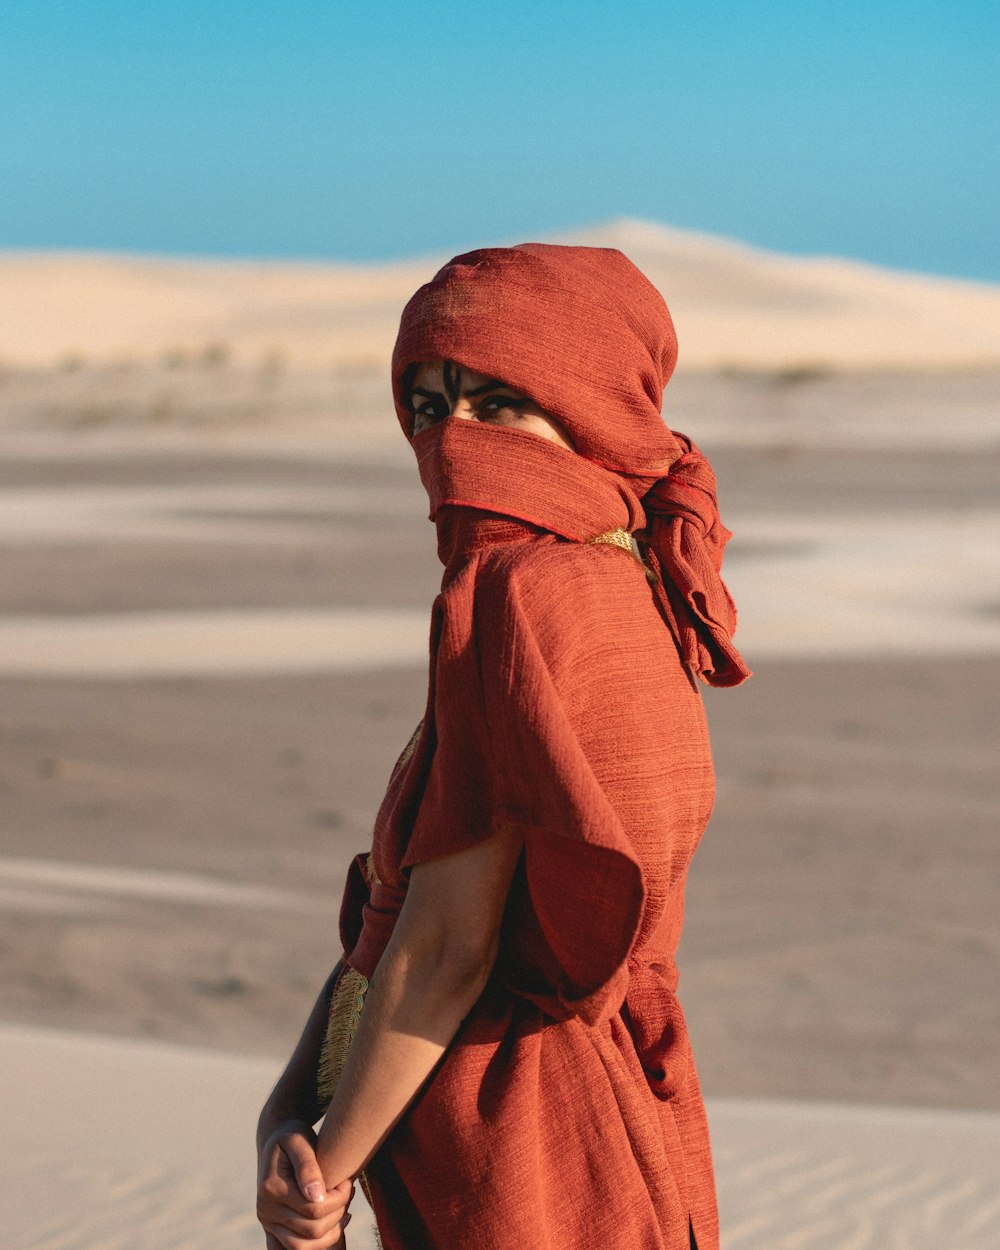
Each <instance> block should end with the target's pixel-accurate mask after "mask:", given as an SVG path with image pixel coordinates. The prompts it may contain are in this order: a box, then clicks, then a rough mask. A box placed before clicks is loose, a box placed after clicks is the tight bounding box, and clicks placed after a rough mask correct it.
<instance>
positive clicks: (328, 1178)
mask: <svg viewBox="0 0 1000 1250" xmlns="http://www.w3.org/2000/svg"><path fill="white" fill-rule="evenodd" d="M675 359H676V339H675V336H674V331H673V325H672V323H671V320H670V315H669V313H668V311H667V308H666V305H665V304H664V302H663V300H662V298H661V297H660V295H659V294H658V292H657V291H656V290H655V288H654V287H653V286H652V285H651V284H650V283H649V282H648V281H647V280H646V279H645V278H644V277H643V276H642V274H640V273H639V271H638V270H637V269H636V268H635V267H634V266H633V265H632V264H631V262H629V261H628V260H627V259H626V258H625V257H624V256H623V255H621V253H619V252H616V251H612V250H606V249H599V248H580V247H555V246H547V245H541V244H527V245H525V246H522V247H517V248H497V249H487V250H483V251H478V252H472V253H469V254H467V255H465V256H459V257H457V258H456V259H455V260H453V261H451V262H450V263H449V264H448V265H446V266H445V267H444V268H443V269H442V270H441V271H440V272H439V273H438V274H437V276H436V277H435V278H434V279H433V281H431V282H430V283H428V284H427V285H426V286H424V287H422V288H421V289H420V290H419V291H418V292H417V293H416V295H415V296H414V297H413V299H412V300H411V301H410V303H409V304H408V305H407V307H406V309H405V311H404V313H403V318H402V324H401V327H400V332H399V338H398V340H397V343H396V349H395V352H394V356H393V371H392V377H393V389H394V396H395V402H396V410H397V413H398V416H399V420H400V423H401V425H402V427H403V430H404V433H405V434H406V435H407V437H408V438H410V439H411V441H412V445H413V448H414V451H415V452H416V455H417V461H418V465H419V469H420V476H421V479H422V481H423V483H424V486H425V487H426V489H427V492H428V496H429V498H430V502H431V517H432V519H433V520H434V522H435V524H436V527H437V534H438V551H439V555H440V557H441V560H442V562H443V563H444V566H445V572H444V579H443V583H442V590H441V594H440V595H439V596H438V599H437V600H436V602H435V605H434V612H433V618H432V628H431V668H430V691H429V696H428V702H427V711H426V715H425V717H424V720H423V721H422V723H421V725H420V726H419V727H418V730H417V732H416V733H415V735H414V737H413V740H412V741H411V743H410V744H409V746H408V747H407V748H406V750H405V751H404V752H403V755H402V757H401V758H400V760H399V763H398V764H397V765H396V768H395V771H394V772H393V775H392V778H391V780H390V782H389V788H388V792H387V794H386V797H385V800H384V801H383V804H382V808H381V810H380V812H379V816H378V819H377V821H376V826H375V833H374V840H373V847H372V850H371V852H370V853H369V852H367V851H366V852H365V853H363V854H362V855H359V856H358V857H357V859H356V860H355V862H354V864H353V866H352V868H351V872H350V875H349V879H348V884H347V888H346V891H345V897H344V903H343V907H342V912H341V936H342V939H343V944H344V960H343V964H342V966H341V967H339V968H338V970H336V972H335V974H334V975H333V976H332V977H331V981H330V982H329V983H328V985H327V986H326V987H324V991H323V992H322V993H321V995H320V997H319V999H318V1001H317V1004H316V1007H315V1008H314V1011H313V1014H312V1016H311V1017H310V1021H309V1023H308V1024H307V1026H306V1030H305V1032H304V1034H303V1038H302V1040H301V1042H300V1044H299V1047H298V1049H297V1050H296V1053H295V1055H293V1057H292V1060H291V1062H290V1063H289V1066H288V1068H287V1069H286V1071H285V1073H284V1074H283V1076H282V1078H281V1079H280V1080H279V1083H278V1085H277V1087H276V1089H275V1091H274V1093H273V1094H272V1095H271V1098H270V1099H269V1100H268V1103H267V1105H266V1106H265V1108H264V1111H263V1113H262V1116H261V1123H260V1131H259V1138H258V1142H259V1149H260V1161H261V1165H260V1184H259V1191H258V1214H259V1218H260V1219H261V1221H262V1223H263V1224H264V1226H265V1229H266V1230H267V1234H268V1247H269V1250H277V1248H278V1247H279V1246H285V1247H287V1248H288V1250H323V1248H324V1247H327V1246H331V1245H337V1244H339V1242H340V1237H341V1234H342V1226H343V1222H345V1219H346V1218H349V1217H345V1216H344V1212H345V1209H346V1204H347V1201H348V1199H349V1196H350V1183H351V1180H352V1178H354V1177H356V1176H358V1175H359V1174H360V1175H361V1176H362V1181H363V1183H364V1184H365V1185H366V1188H367V1190H368V1192H369V1194H370V1198H371V1201H372V1204H373V1207H374V1209H375V1212H376V1217H377V1221H378V1226H379V1231H380V1235H381V1238H382V1241H383V1244H384V1246H385V1247H386V1248H387V1250H425V1248H431V1247H433V1248H435V1250H443V1248H447V1250H489V1248H491V1247H501V1246H503V1247H509V1246H517V1247H518V1248H519V1250H525V1248H528V1250H532V1248H537V1250H543V1248H545V1250H577V1248H579V1247H584V1246H600V1247H602V1248H603V1250H608V1248H616V1247H618V1248H620V1250H687V1247H688V1246H689V1245H697V1247H698V1248H699V1250H716V1248H717V1246H718V1221H717V1215H716V1206H715V1192H714V1182H713V1177H712V1165H711V1157H710V1150H709V1140H708V1128H707V1124H706V1120H705V1113H704V1108H703V1104H702V1099H701V1093H700V1090H699V1086H698V1079H697V1075H696V1072H695V1068H694V1063H693V1060H692V1056H691V1049H690V1045H689V1043H688V1038H687V1031H686V1028H685V1025H684V1017H683V1014H682V1012H681V1009H680V1005H679V1003H678V1001H677V999H676V997H675V991H676V988H677V971H676V967H675V964H674V954H675V951H676V948H677V943H678V940H679V938H680V931H681V924H682V917H683V896H684V882H685V877H686V873H687V868H688V864H689V862H690V860H691V857H692V855H693V853H694V850H695V848H696V846H697V843H698V841H699V839H700V837H701V835H702V832H703V831H704V828H705V826H706V824H707V821H708V816H709V812H710V809H711V805H712V796H713V788H712V768H711V759H710V754H709V746H708V738H707V733H706V727H705V720H704V714H703V710H702V705H701V700H700V696H699V694H698V689H697V684H696V681H695V680H694V679H695V677H701V678H702V679H703V680H705V681H708V682H710V683H711V684H713V685H722V686H725V685H735V684H737V683H738V682H740V681H742V680H743V679H744V678H745V677H746V676H748V672H747V669H746V667H745V666H744V664H743V661H742V660H741V658H740V656H739V654H738V653H737V651H736V650H735V648H734V647H733V643H732V638H731V635H732V632H733V628H734V626H735V613H734V610H733V605H732V601H731V600H730V598H729V596H728V594H727V592H726V590H725V587H724V586H723V584H722V581H721V580H720V577H719V569H720V565H721V558H722V549H723V546H724V544H725V542H726V540H727V539H728V538H729V533H728V531H727V530H725V529H724V527H723V526H722V523H721V521H720V520H719V515H718V510H717V507H716V502H715V481H714V477H713V475H712V472H711V469H710V468H709V466H708V464H707V462H706V461H705V459H704V458H703V457H702V456H701V455H700V453H699V452H698V451H697V449H696V448H695V447H694V446H693V445H692V444H691V443H690V442H689V441H688V440H687V439H686V438H684V437H683V436H682V435H678V434H675V433H673V432H672V431H670V430H669V429H668V428H667V427H666V425H664V423H663V421H662V419H661V417H660V402H661V396H662V392H663V388H664V386H665V385H666V382H667V380H668V379H669V377H670V374H671V372H672V370H673V366H674V361H675ZM362 1005H363V1006H362ZM352 1035H353V1042H352V1041H351V1037H352ZM318 1070H319V1072H320V1076H319V1079H318V1080H317V1071H318ZM328 1098H329V1099H330V1101H329V1106H328V1109H327V1111H326V1117H325V1120H324V1122H323V1125H322V1128H321V1129H320V1132H319V1136H318V1138H316V1137H315V1136H314V1135H313V1133H312V1128H311V1126H312V1124H313V1123H314V1122H315V1121H316V1120H317V1119H318V1118H319V1116H320V1115H321V1113H322V1110H323V1107H324V1105H325V1103H326V1100H327V1099H328Z"/></svg>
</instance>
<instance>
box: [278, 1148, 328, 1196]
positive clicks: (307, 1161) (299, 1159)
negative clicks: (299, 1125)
mask: <svg viewBox="0 0 1000 1250" xmlns="http://www.w3.org/2000/svg"><path fill="white" fill-rule="evenodd" d="M280 1145H281V1148H282V1150H283V1151H284V1152H285V1155H286V1157H287V1158H288V1162H289V1164H290V1165H291V1169H292V1174H293V1176H294V1177H295V1183H296V1185H297V1186H298V1190H299V1193H300V1194H301V1195H302V1197H303V1198H304V1199H305V1201H306V1202H312V1203H323V1202H325V1201H326V1194H327V1190H326V1181H325V1180H324V1179H323V1173H322V1172H321V1171H320V1168H319V1163H318V1162H317V1161H316V1151H315V1149H314V1148H313V1142H312V1141H311V1140H310V1139H309V1138H307V1137H306V1136H305V1135H304V1134H303V1133H288V1134H286V1135H285V1136H284V1137H282V1138H281V1140H280Z"/></svg>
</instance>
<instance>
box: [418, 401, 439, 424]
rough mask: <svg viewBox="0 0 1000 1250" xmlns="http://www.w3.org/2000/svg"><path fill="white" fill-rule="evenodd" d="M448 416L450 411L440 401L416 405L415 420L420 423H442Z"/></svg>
mask: <svg viewBox="0 0 1000 1250" xmlns="http://www.w3.org/2000/svg"><path fill="white" fill-rule="evenodd" d="M447 415H448V409H447V408H446V407H445V405H444V404H442V403H441V401H440V400H436V399H428V400H425V401H424V402H423V403H419V404H414V406H413V420H414V421H419V422H424V423H426V422H428V421H440V420H441V418H442V417H446V416H447Z"/></svg>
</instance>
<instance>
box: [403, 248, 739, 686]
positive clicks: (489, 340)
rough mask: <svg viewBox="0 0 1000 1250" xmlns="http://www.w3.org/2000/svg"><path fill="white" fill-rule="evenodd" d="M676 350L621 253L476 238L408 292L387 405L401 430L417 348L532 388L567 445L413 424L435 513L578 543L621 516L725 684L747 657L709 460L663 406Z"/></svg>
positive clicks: (695, 659)
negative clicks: (392, 405) (507, 523)
mask: <svg viewBox="0 0 1000 1250" xmlns="http://www.w3.org/2000/svg"><path fill="white" fill-rule="evenodd" d="M676 357H677V340H676V336H675V334H674V328H673V323H672V321H671V318H670V313H669V312H668V310H667V306H666V304H665V303H664V302H663V299H662V297H661V296H660V294H659V292H658V291H657V290H656V288H655V287H653V285H652V284H651V283H650V282H649V281H648V280H647V279H646V278H645V277H644V276H643V275H642V274H641V273H640V272H639V270H638V269H636V267H635V266H634V265H633V264H632V263H631V261H629V260H628V259H627V258H626V257H625V256H623V255H622V254H621V253H620V252H617V251H615V250H613V249H608V248H581V247H557V246H551V245H545V244H524V245H522V246H521V247H515V248H488V249H484V250H482V251H478V252H470V253H467V254H466V255H464V256H459V257H456V258H455V259H454V260H452V261H450V262H449V263H448V264H447V265H445V266H444V268H443V269H441V270H440V272H439V273H438V274H437V275H436V276H435V278H434V279H433V280H432V281H431V282H429V283H428V284H427V285H426V286H423V287H421V288H420V290H419V291H417V293H416V294H415V295H414V296H413V298H412V299H411V300H410V302H409V303H408V304H407V306H406V308H405V310H404V312H403V317H402V322H401V325H400V331H399V337H398V340H397V343H396V348H395V351H394V354H393V370H392V372H393V389H394V396H395V402H396V411H397V415H398V417H399V421H400V424H401V425H402V427H403V430H404V432H405V433H406V434H407V437H411V429H412V415H411V412H410V408H409V403H408V396H407V394H406V379H407V371H408V369H409V368H410V367H411V366H413V365H415V364H417V363H418V362H421V361H432V360H439V359H440V360H451V361H454V362H456V363H458V364H460V365H464V366H465V367H466V368H468V369H472V370H474V371H475V372H477V373H482V374H485V375H486V376H488V377H494V378H497V379H499V380H501V381H503V382H506V383H507V384H508V385H510V386H512V387H514V388H516V389H517V390H520V391H522V392H523V393H524V394H526V395H529V396H530V397H531V398H532V399H533V400H534V401H535V402H536V403H537V404H538V405H539V406H540V407H541V408H543V409H544V410H545V411H546V412H548V413H550V414H551V415H552V416H553V417H555V418H556V419H557V420H558V421H559V422H560V423H561V424H562V426H563V427H564V428H565V430H566V431H567V433H568V434H569V436H570V437H571V438H572V440H573V444H574V447H575V449H576V454H575V456H573V455H570V454H568V453H567V451H566V450H565V449H564V448H561V447H559V446H558V445H555V444H550V443H547V442H546V441H545V440H544V439H540V438H538V437H536V436H528V435H525V434H523V433H521V432H518V431H507V430H503V429H498V428H483V427H479V428H477V427H476V424H475V423H473V422H466V421H460V420H447V421H445V422H443V423H442V427H441V428H442V431H443V432H442V433H441V434H440V435H438V436H437V437H431V436H430V434H429V433H428V432H424V433H422V434H420V435H418V436H417V437H416V438H415V439H414V449H415V450H416V452H417V456H418V461H419V464H420V473H421V478H422V480H423V482H424V485H425V487H426V488H427V490H428V495H429V496H430V499H431V516H432V518H436V517H437V515H438V511H439V509H440V508H441V507H442V506H444V505H445V504H451V505H457V506H465V507H471V508H478V509H481V510H486V511H490V512H494V513H499V514H502V515H507V516H512V517H516V518H518V519H521V520H525V521H529V522H531V523H532V524H535V525H538V526H540V527H541V528H543V529H546V530H548V531H549V532H551V533H553V534H557V535H559V536H560V537H563V538H567V539H570V540H572V541H578V542H587V541H590V540H591V539H593V538H596V537H597V536H598V535H599V534H601V533H604V532H607V531H609V530H613V529H616V528H619V527H622V528H625V529H627V530H629V531H630V532H632V533H634V534H636V536H637V538H638V540H639V542H640V544H641V545H642V546H643V548H645V549H646V550H647V552H648V554H649V557H650V560H649V562H650V564H651V565H652V567H653V569H654V571H655V572H656V573H657V575H658V577H659V582H660V585H659V590H658V594H659V597H660V600H661V608H662V611H663V615H664V617H665V619H666V620H667V622H668V624H669V625H670V627H671V629H672V630H673V632H674V635H675V638H676V639H677V643H678V646H679V648H680V650H681V653H682V655H683V657H684V660H685V663H686V664H687V665H688V667H689V668H690V669H691V671H692V672H695V673H697V674H698V676H699V677H701V678H702V680H704V681H706V682H708V683H709V684H711V685H716V686H732V685H737V684H739V682H741V681H743V680H744V679H745V678H746V677H748V676H749V669H748V668H747V667H746V665H745V664H744V662H743V660H742V658H741V657H740V654H739V652H738V651H737V650H736V648H735V646H734V645H733V642H732V635H733V631H734V630H735V627H736V610H735V607H734V605H733V601H732V598H731V597H730V595H729V592H728V591H727V589H726V587H725V584H724V583H723V581H722V577H721V566H722V552H723V548H724V546H725V544H726V542H727V541H728V539H729V538H730V537H731V535H730V532H729V531H728V530H727V529H726V528H725V526H723V524H722V521H721V519H720V516H719V510H718V505H717V502H716V489H715V476H714V474H713V473H712V469H711V467H710V465H709V463H708V461H707V460H706V459H705V457H704V456H702V454H701V453H700V452H699V451H698V449H697V448H696V447H695V446H694V444H693V443H692V442H691V441H690V439H688V438H686V437H685V436H684V435H681V434H677V433H675V432H674V431H672V430H670V429H669V428H668V427H667V426H666V425H665V424H664V422H663V419H662V417H661V415H660V403H661V397H662V392H663V388H664V386H665V385H666V383H667V381H668V379H669V377H670V374H671V372H672V371H673V367H674V363H675V361H676ZM461 427H465V429H464V430H463V429H462V428H461ZM512 440H516V441H512ZM623 508H624V511H623ZM626 514H627V515H626Z"/></svg>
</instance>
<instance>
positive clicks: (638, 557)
mask: <svg viewBox="0 0 1000 1250" xmlns="http://www.w3.org/2000/svg"><path fill="white" fill-rule="evenodd" d="M587 545H588V547H597V546H601V545H604V546H607V547H618V548H620V549H621V550H622V551H627V552H628V553H629V555H630V556H631V557H632V559H633V560H635V562H636V563H637V564H638V565H639V566H640V568H641V569H642V571H643V572H644V573H645V574H646V581H647V582H649V584H650V585H651V586H655V585H656V583H657V582H658V581H659V580H660V579H659V578H658V577H657V576H656V574H655V573H654V572H653V570H652V569H651V568H650V567H649V565H648V564H647V563H646V561H645V560H644V559H643V558H642V552H641V551H640V550H639V544H638V543H637V542H636V539H635V535H634V534H633V533H631V532H630V531H629V530H627V529H623V528H622V527H621V526H619V528H618V529H616V530H606V531H605V532H604V533H603V534H598V535H597V537H596V538H588V539H587Z"/></svg>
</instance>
